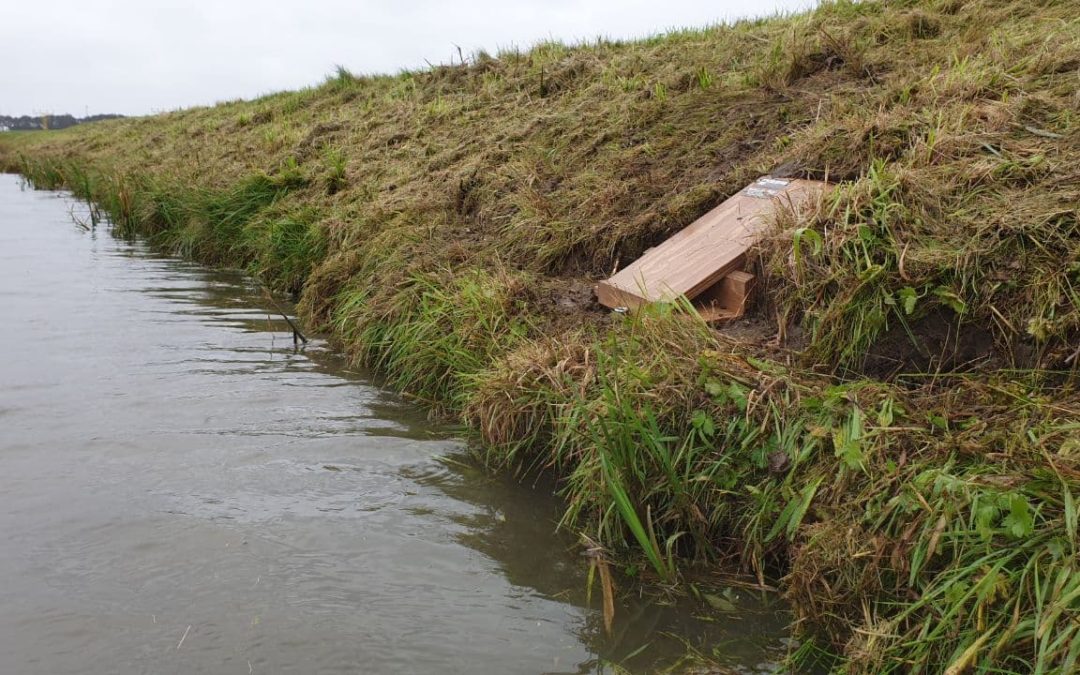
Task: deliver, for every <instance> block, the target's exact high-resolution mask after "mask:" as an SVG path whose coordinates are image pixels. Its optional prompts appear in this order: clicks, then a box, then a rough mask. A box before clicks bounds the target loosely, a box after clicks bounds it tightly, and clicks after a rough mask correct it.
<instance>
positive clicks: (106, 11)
mask: <svg viewBox="0 0 1080 675" xmlns="http://www.w3.org/2000/svg"><path fill="white" fill-rule="evenodd" d="M95 4H97V5H98V6H95V7H87V6H86V5H85V3H79V2H75V0H58V4H56V5H53V6H50V10H49V12H47V13H43V12H40V11H39V10H37V9H36V8H34V7H29V6H24V5H16V6H14V7H12V8H10V9H8V10H7V11H6V15H7V16H6V17H5V19H6V20H5V21H4V22H3V24H2V25H0V60H3V61H4V62H7V63H19V64H20V65H19V67H18V68H8V69H6V70H4V71H0V95H2V97H0V115H4V116H10V117H20V116H40V115H42V114H51V115H72V116H75V117H79V118H82V117H87V116H93V115H98V114H119V115H124V116H144V115H152V114H157V113H164V112H170V111H174V110H179V109H186V108H193V107H201V106H210V105H215V104H218V103H226V102H230V101H236V100H250V99H253V98H259V97H261V96H267V95H272V94H275V93H278V92H282V91H290V90H296V89H302V88H305V87H310V86H315V85H318V84H319V83H321V82H322V81H323V80H324V79H325V78H326V76H327V75H328V74H332V73H333V71H334V68H335V67H336V66H337V65H341V66H343V67H345V68H347V69H348V70H349V71H350V72H353V73H355V74H357V75H366V74H371V75H379V74H386V75H393V74H395V73H398V72H401V71H403V70H414V71H415V70H423V69H424V68H426V67H428V66H429V65H443V64H447V63H450V62H451V61H456V60H457V59H458V54H459V49H460V52H461V53H464V54H466V55H468V54H474V53H477V52H480V51H487V52H488V53H492V54H494V53H496V52H498V51H505V50H507V49H513V48H515V47H517V48H520V49H522V50H525V49H529V48H531V47H532V46H533V45H535V44H537V43H539V42H545V41H556V42H562V43H566V44H581V43H583V42H591V41H594V40H597V39H610V40H617V41H629V40H635V39H641V38H646V37H650V36H655V35H661V34H665V33H669V32H672V31H675V30H682V29H685V28H707V27H710V26H715V25H719V24H724V23H732V22H735V21H738V20H743V19H754V18H760V17H763V16H770V15H774V14H777V13H791V12H796V11H802V10H805V9H809V8H812V7H813V6H815V5H816V4H817V2H816V0H768V1H767V2H764V3H756V4H753V5H751V4H749V3H745V2H739V1H737V0H720V2H715V3H710V2H704V1H702V0H671V2H668V3H666V4H664V5H663V6H662V7H658V6H657V5H656V4H655V3H649V2H645V1H644V0H629V1H627V2H614V1H613V0H594V1H593V2H587V3H580V2H574V1H572V0H549V1H547V2H540V0H525V1H520V2H511V3H498V2H494V1H493V0H473V1H472V2H468V3H465V4H464V5H455V6H452V7H451V6H445V5H443V4H441V3H438V2H435V1H434V0H414V1H413V2H410V3H407V4H402V3H400V2H390V1H389V0H371V1H368V2H363V3H350V2H348V1H347V0H319V1H317V2H312V3H308V4H306V5H304V6H299V5H298V4H297V3H275V2H270V3H255V2H254V1H253V0H238V1H237V2H233V3H230V4H228V5H226V6H218V5H216V4H214V3H211V2H208V0H195V1H194V2H191V3H187V4H184V5H179V4H177V5H165V6H161V5H156V4H155V5H154V6H147V4H144V3H140V2H136V1H135V0H106V2H105V3H103V4H105V5H106V7H104V8H103V7H101V6H100V4H102V3H95ZM27 54H32V55H33V58H31V59H28V58H26V55H27Z"/></svg>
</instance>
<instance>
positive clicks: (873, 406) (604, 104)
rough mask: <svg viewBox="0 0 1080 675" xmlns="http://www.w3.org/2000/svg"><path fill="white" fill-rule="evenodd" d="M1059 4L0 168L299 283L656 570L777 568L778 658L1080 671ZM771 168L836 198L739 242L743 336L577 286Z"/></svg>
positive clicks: (48, 152) (387, 95) (659, 48)
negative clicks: (794, 644)
mask: <svg viewBox="0 0 1080 675" xmlns="http://www.w3.org/2000/svg"><path fill="white" fill-rule="evenodd" d="M1075 9H1076V6H1075V3H1073V2H1065V1H1058V2H1055V1H1052V0H1041V1H1040V0H1025V1H1024V2H1017V1H1014V0H973V1H971V2H961V1H960V0H911V1H908V2H867V3H864V4H849V3H837V4H829V5H826V6H825V7H823V8H822V9H820V10H818V11H816V12H813V13H811V14H808V15H802V16H797V17H793V18H790V19H777V20H770V21H765V22H756V23H746V24H740V25H737V26H734V27H730V28H715V29H708V30H704V31H687V32H682V33H676V34H672V35H667V36H663V37H659V38H656V39H652V40H646V41H641V42H633V43H621V44H616V43H609V42H602V43H599V44H596V45H589V46H581V47H573V48H571V47H565V46H562V45H557V44H548V45H542V46H539V47H537V48H534V49H532V50H531V51H529V52H527V53H508V54H501V55H499V56H498V57H497V58H492V57H488V56H486V55H483V54H481V55H478V56H476V57H475V58H473V59H472V60H471V62H470V63H469V64H468V65H463V66H455V67H439V68H435V69H433V70H430V71H425V72H419V73H405V74H401V75H398V76H394V77H361V78H358V77H353V76H351V75H349V74H348V73H344V72H343V73H340V74H339V75H338V76H337V77H334V78H331V79H330V80H328V81H327V82H326V83H325V84H324V85H322V86H320V87H317V88H314V89H308V90H303V91H299V92H293V93H283V94H277V95H273V96H269V97H266V98H263V99H260V100H257V101H253V102H238V103H229V104H223V105H219V106H215V107H213V108H206V109H195V110H189V111H183V112H178V113H173V114H169V115H163V116H157V117H152V118H146V119H136V120H124V121H119V122H106V123H100V124H95V125H91V126H86V127H80V128H76V129H73V130H69V131H65V132H58V133H50V134H37V135H21V136H18V137H11V138H10V139H8V140H7V141H4V142H2V143H0V161H2V162H6V163H7V164H8V165H9V166H11V167H14V168H17V169H19V170H21V171H23V172H25V173H26V174H28V175H29V176H31V177H32V178H33V179H34V180H35V182H36V183H37V184H39V185H42V186H46V187H48V186H54V185H61V184H66V185H68V186H69V187H72V188H73V189H74V190H75V191H76V192H78V193H80V194H83V195H84V196H90V197H92V198H94V199H95V200H97V201H98V202H99V203H101V204H102V205H103V206H104V207H105V208H106V209H107V210H109V211H110V213H111V214H112V215H113V217H114V219H115V220H116V221H117V223H118V225H119V227H120V228H121V230H122V231H123V230H127V231H132V232H134V231H138V232H141V233H144V234H149V235H150V236H152V237H153V238H155V239H156V240H157V241H158V242H159V243H161V244H162V245H164V246H168V247H170V248H173V249H175V250H177V251H179V252H182V253H185V254H189V255H193V256H195V257H198V258H200V259H203V260H207V261H209V262H221V263H228V264H237V263H239V264H244V265H247V266H249V267H250V268H251V269H252V270H253V271H254V272H255V273H257V274H260V275H261V276H262V277H263V278H264V279H266V280H267V282H268V283H271V284H273V285H275V286H277V287H278V288H281V289H287V290H290V291H294V292H297V293H299V294H300V297H301V300H302V302H301V309H302V312H303V313H304V315H305V318H306V319H307V320H308V321H310V322H313V323H316V324H319V325H322V326H323V327H324V328H326V329H328V330H329V331H330V332H331V333H332V334H333V335H334V336H335V338H336V339H337V340H339V341H340V343H341V345H342V346H343V348H345V349H346V350H347V351H348V352H349V353H350V354H352V355H354V356H355V357H356V358H357V359H358V360H363V361H364V362H366V363H369V364H373V365H376V366H378V367H380V368H381V369H382V370H383V372H385V373H386V374H387V375H388V376H389V377H390V378H391V380H392V381H393V382H394V383H396V384H397V385H398V386H399V387H401V388H402V389H404V390H406V391H408V392H410V393H411V394H413V395H414V396H416V397H417V398H419V399H422V400H425V401H427V402H429V403H431V404H432V405H433V406H435V407H436V408H437V409H439V410H441V411H443V412H446V413H448V414H452V415H460V416H462V418H463V419H465V420H466V421H467V422H468V423H469V424H470V425H471V426H473V427H474V428H475V429H477V430H478V432H479V433H480V434H481V436H482V438H483V441H484V444H485V448H486V453H487V456H488V458H489V459H490V460H491V461H492V462H493V463H494V464H497V465H504V466H507V467H513V468H518V469H534V468H540V467H542V468H546V469H551V470H554V471H555V472H557V474H558V475H560V476H561V477H562V479H563V484H564V486H565V490H566V496H567V501H568V505H569V508H568V513H567V519H568V521H569V522H571V523H573V524H574V525H576V526H578V527H581V528H583V529H584V530H585V531H586V532H587V533H588V534H589V536H590V537H591V538H593V539H595V540H597V541H600V542H602V543H603V544H604V545H605V546H607V547H609V549H610V550H612V551H619V550H620V549H622V548H623V547H624V546H626V545H628V544H632V545H633V546H635V547H640V548H641V549H642V550H643V551H644V553H645V558H647V559H648V561H649V563H650V565H651V574H655V575H657V576H660V577H663V578H667V579H672V578H673V577H674V576H675V575H676V574H677V569H676V568H677V567H678V566H679V565H683V564H687V561H689V560H690V559H694V558H696V559H700V560H706V561H715V560H720V559H723V560H726V561H728V562H731V563H735V564H738V565H741V566H742V567H744V568H745V569H747V570H751V571H755V572H757V573H758V574H763V573H764V570H766V569H769V568H770V566H772V569H779V570H781V571H782V572H783V573H784V574H785V576H784V579H783V587H784V589H785V591H786V593H787V594H788V596H789V597H790V598H791V600H792V601H793V603H794V607H795V609H796V612H797V615H798V616H799V618H800V619H805V620H806V621H805V622H801V623H800V627H801V630H802V631H803V633H804V634H805V635H806V636H807V637H808V640H807V642H806V644H807V647H805V648H804V649H803V650H802V651H801V652H800V653H799V654H797V655H795V656H796V658H807V659H809V658H812V657H813V655H814V653H815V650H817V649H820V650H825V651H833V652H837V653H840V654H842V655H843V657H844V659H845V661H844V663H846V665H847V667H848V668H850V669H852V670H857V671H866V672H882V671H886V670H890V669H892V670H898V671H907V670H911V669H913V668H918V667H922V668H924V669H925V670H926V671H927V672H936V671H940V670H942V669H943V668H945V667H946V665H949V664H951V665H953V666H954V667H957V668H958V670H957V671H956V672H959V671H960V670H962V669H963V668H965V667H977V668H987V669H990V668H998V669H1006V670H1015V671H1018V672H1028V671H1031V670H1032V669H1043V670H1047V671H1049V670H1055V669H1066V670H1067V669H1069V668H1072V667H1073V661H1074V659H1075V658H1076V657H1077V656H1078V654H1080V626H1078V624H1077V622H1076V619H1077V614H1078V611H1080V575H1078V574H1075V572H1076V571H1077V570H1076V566H1077V558H1076V556H1077V553H1078V550H1077V527H1076V523H1077V509H1076V504H1075V501H1074V499H1075V495H1076V494H1078V492H1080V442H1078V440H1077V433H1076V432H1077V429H1078V428H1080V393H1078V392H1077V390H1076V388H1075V368H1076V362H1077V359H1076V358H1073V356H1074V354H1075V349H1076V339H1077V337H1078V336H1080V311H1078V310H1080V298H1078V296H1077V288H1076V285H1077V282H1080V237H1078V234H1080V232H1078V229H1080V221H1078V205H1080V174H1078V170H1077V168H1076V167H1077V166H1080V161H1078V160H1080V142H1078V136H1077V134H1078V129H1080V94H1078V91H1080V22H1078V20H1077V16H1076V11H1075ZM781 164H786V165H787V167H788V168H789V169H790V168H791V167H794V169H793V170H794V171H797V172H798V173H801V174H803V175H808V176H811V177H817V178H824V177H828V178H830V179H831V180H836V181H843V184H842V187H841V189H839V190H838V191H837V192H836V193H835V195H834V196H833V197H831V198H830V199H828V200H827V201H825V202H823V203H821V204H817V205H814V206H813V207H812V208H810V209H808V210H806V211H805V212H802V213H795V214H785V215H784V216H783V217H781V218H780V219H778V223H777V228H776V232H775V235H774V236H773V237H771V238H770V240H769V241H768V242H766V244H765V245H764V246H762V247H761V250H760V252H759V255H758V256H757V257H756V259H755V265H756V266H757V269H758V271H759V273H760V274H761V275H762V277H763V279H764V281H765V288H766V290H767V293H766V294H764V295H765V298H764V300H763V301H762V302H761V303H759V307H757V308H756V310H755V313H756V321H757V324H756V325H757V327H758V329H759V330H756V331H748V330H745V329H743V328H739V327H736V328H733V329H732V330H731V331H728V334H724V333H717V332H715V331H712V330H710V329H708V328H706V327H704V326H703V325H701V324H700V323H698V322H696V321H694V320H693V319H692V318H690V317H687V316H685V315H681V314H679V313H678V312H672V311H669V310H665V309H663V308H661V309H659V310H657V311H655V312H649V313H645V314H642V315H640V316H637V317H634V318H631V319H626V320H624V319H621V318H617V317H616V318H612V317H609V316H608V315H607V314H605V313H604V312H602V311H600V310H599V308H597V307H596V306H595V305H593V304H592V303H591V301H590V299H589V291H588V285H589V283H590V282H591V281H593V280H595V279H597V278H602V277H603V276H606V273H607V272H610V270H611V269H612V268H613V267H615V266H616V265H618V264H620V263H625V262H626V261H629V260H632V259H633V258H634V257H636V256H637V255H639V254H640V253H641V252H642V251H643V250H644V249H645V248H647V247H648V246H650V245H653V244H654V243H656V242H658V241H661V240H663V239H664V238H665V237H667V236H668V235H670V234H671V233H672V232H674V231H676V230H677V229H678V228H680V227H681V226H683V225H685V224H686V223H688V222H690V221H691V220H693V219H694V218H695V217H696V216H698V215H700V214H701V213H703V212H704V211H706V210H707V209H709V208H710V207H711V206H713V205H715V204H716V203H717V202H719V201H720V200H722V199H723V198H724V197H726V196H728V195H730V194H732V193H734V192H735V191H736V190H737V189H739V188H740V187H741V186H742V185H744V184H745V183H747V182H748V181H749V180H751V179H753V178H755V177H756V176H758V175H759V174H761V173H763V172H765V171H768V170H770V169H772V168H774V167H776V166H778V165H781ZM766 325H767V326H771V329H770V331H769V333H770V335H769V337H770V338H772V334H776V338H775V339H765V338H762V337H760V336H761V334H762V329H761V328H762V326H766ZM900 373H902V374H900Z"/></svg>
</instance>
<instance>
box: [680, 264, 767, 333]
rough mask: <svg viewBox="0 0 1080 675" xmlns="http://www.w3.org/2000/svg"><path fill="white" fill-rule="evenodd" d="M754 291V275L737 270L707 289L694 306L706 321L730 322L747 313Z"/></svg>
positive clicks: (696, 299) (695, 301) (695, 300)
mask: <svg viewBox="0 0 1080 675" xmlns="http://www.w3.org/2000/svg"><path fill="white" fill-rule="evenodd" d="M753 290H754V275H753V274H750V273H749V272H743V271H741V270H737V271H735V272H732V273H730V274H728V275H727V276H726V277H724V278H723V279H721V280H720V281H719V283H716V284H714V285H713V286H711V287H710V288H708V289H706V290H705V291H704V292H703V293H702V294H701V295H699V296H698V297H697V298H695V299H694V304H695V305H696V306H697V311H698V314H700V315H701V318H703V319H705V320H706V321H709V322H713V321H730V320H732V319H738V318H739V317H741V316H742V315H743V314H744V313H746V306H747V305H748V304H749V302H750V294H751V293H752V292H753Z"/></svg>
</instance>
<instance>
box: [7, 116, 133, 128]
mask: <svg viewBox="0 0 1080 675" xmlns="http://www.w3.org/2000/svg"><path fill="white" fill-rule="evenodd" d="M118 117H123V115H110V114H106V115H90V116H89V117H75V116H74V115H22V116H21V117H10V116H8V115H0V130H7V131H40V130H42V129H66V128H68V127H73V126H75V125H76V124H86V123H87V122H98V121H101V120H112V119H116V118H118Z"/></svg>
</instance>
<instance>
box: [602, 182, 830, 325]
mask: <svg viewBox="0 0 1080 675" xmlns="http://www.w3.org/2000/svg"><path fill="white" fill-rule="evenodd" d="M826 185H827V184H826V183H823V182H820V181H811V180H787V179H778V178H769V177H765V178H760V179H758V180H757V181H755V182H754V183H752V184H750V185H748V186H747V187H745V188H743V189H742V190H740V191H739V192H738V194H736V195H734V196H732V197H731V198H730V199H728V200H727V201H725V202H724V203H723V204H721V205H720V206H717V207H716V208H715V209H713V210H712V211H709V212H708V213H706V214H705V215H704V216H702V217H701V218H699V219H697V220H695V221H694V222H693V223H691V224H690V225H688V226H687V227H686V228H684V229H683V230H681V231H679V232H677V233H676V234H674V235H672V237H671V238H669V239H668V240H667V241H665V242H664V243H662V244H660V245H658V246H656V247H654V248H652V249H650V250H649V251H647V252H646V253H645V254H644V255H642V256H641V257H640V258H638V259H637V260H635V261H634V262H633V263H631V264H630V265H627V266H626V267H625V268H624V269H623V270H622V271H620V272H619V273H618V274H616V275H614V276H613V277H611V278H610V279H608V280H606V281H602V282H600V283H599V284H597V286H596V296H597V299H598V300H599V301H600V303H601V304H603V305H605V306H607V307H630V308H634V307H638V306H640V305H641V304H643V303H647V302H657V301H671V300H673V299H675V298H676V297H678V296H679V295H685V296H686V297H688V298H694V297H696V296H697V295H698V294H700V293H701V292H703V291H704V290H705V289H707V288H709V287H711V286H713V285H714V284H716V283H717V282H718V281H720V280H721V279H722V278H724V277H725V276H727V275H728V274H729V273H731V272H733V271H735V270H737V269H739V268H740V267H741V265H742V262H743V257H744V255H745V254H746V251H747V250H748V249H749V248H750V247H751V246H753V245H754V244H755V243H757V241H758V238H759V237H760V236H761V235H762V233H763V232H764V230H765V228H766V227H768V225H769V216H770V215H772V214H773V213H774V211H775V210H776V208H777V207H779V206H790V207H792V208H794V207H797V206H799V205H800V204H802V203H804V202H806V201H807V200H808V199H810V198H812V197H814V196H816V195H818V194H820V192H821V190H822V189H824V187H825V186H826Z"/></svg>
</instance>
